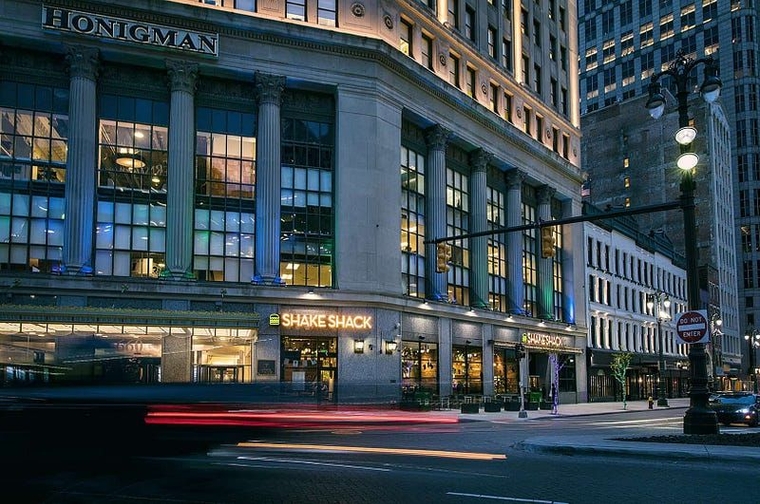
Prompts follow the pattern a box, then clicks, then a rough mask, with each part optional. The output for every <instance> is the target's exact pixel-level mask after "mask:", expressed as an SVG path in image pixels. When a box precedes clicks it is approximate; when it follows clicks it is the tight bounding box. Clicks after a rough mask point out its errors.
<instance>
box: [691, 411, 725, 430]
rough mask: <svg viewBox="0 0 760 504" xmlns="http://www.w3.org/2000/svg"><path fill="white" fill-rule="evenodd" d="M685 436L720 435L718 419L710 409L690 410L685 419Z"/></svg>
mask: <svg viewBox="0 0 760 504" xmlns="http://www.w3.org/2000/svg"><path fill="white" fill-rule="evenodd" d="M683 433H684V434H719V433H720V428H719V427H718V417H717V416H716V415H715V412H714V411H712V410H709V409H701V408H695V407H692V408H689V409H687V410H686V414H685V415H684V417H683Z"/></svg>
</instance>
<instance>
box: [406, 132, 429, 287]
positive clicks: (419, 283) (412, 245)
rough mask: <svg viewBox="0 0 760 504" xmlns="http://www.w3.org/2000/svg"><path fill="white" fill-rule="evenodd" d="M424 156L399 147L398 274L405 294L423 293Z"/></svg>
mask: <svg viewBox="0 0 760 504" xmlns="http://www.w3.org/2000/svg"><path fill="white" fill-rule="evenodd" d="M424 240H425V158H424V157H423V156H422V154H420V153H418V152H415V151H414V150H412V149H409V148H406V147H404V146H402V147H401V275H402V277H403V279H404V287H405V289H404V290H405V292H406V294H407V295H408V296H413V297H419V298H424V297H425V244H424Z"/></svg>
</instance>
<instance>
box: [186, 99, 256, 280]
mask: <svg viewBox="0 0 760 504" xmlns="http://www.w3.org/2000/svg"><path fill="white" fill-rule="evenodd" d="M196 119H197V133H196V147H195V149H196V160H195V170H196V176H195V226H194V231H193V272H194V274H195V276H196V278H197V279H198V280H207V281H225V282H250V281H251V278H252V277H253V255H254V241H255V240H254V214H255V202H254V192H255V183H256V159H255V158H256V139H255V137H254V127H255V118H254V116H253V114H244V113H241V112H233V111H227V110H217V109H210V108H199V109H198V111H197V113H196Z"/></svg>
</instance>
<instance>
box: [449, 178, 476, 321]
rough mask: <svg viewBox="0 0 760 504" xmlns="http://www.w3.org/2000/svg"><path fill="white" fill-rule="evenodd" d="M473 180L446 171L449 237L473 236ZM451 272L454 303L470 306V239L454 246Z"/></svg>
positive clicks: (456, 241) (453, 243) (450, 293)
mask: <svg viewBox="0 0 760 504" xmlns="http://www.w3.org/2000/svg"><path fill="white" fill-rule="evenodd" d="M468 182H469V179H468V178H467V176H466V175H464V174H462V173H459V172H457V171H455V170H453V169H451V168H447V169H446V236H458V235H464V234H467V233H469V228H470V212H469V208H470V194H469V189H468ZM451 266H452V267H451V269H449V271H448V296H449V301H450V302H451V303H455V304H459V305H462V306H469V305H470V245H469V240H468V239H467V238H460V239H458V240H455V241H454V242H452V243H451Z"/></svg>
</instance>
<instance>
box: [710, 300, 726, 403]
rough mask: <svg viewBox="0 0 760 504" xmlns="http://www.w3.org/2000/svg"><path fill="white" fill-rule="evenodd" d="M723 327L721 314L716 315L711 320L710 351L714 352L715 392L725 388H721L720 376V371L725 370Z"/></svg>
mask: <svg viewBox="0 0 760 504" xmlns="http://www.w3.org/2000/svg"><path fill="white" fill-rule="evenodd" d="M722 325H723V320H721V318H720V314H719V313H714V314H713V316H712V317H711V318H710V349H711V352H712V368H713V369H712V372H713V390H715V391H718V390H721V389H722V388H723V387H721V386H720V376H721V375H718V369H722V368H723V342H722V341H721V339H720V338H722V337H723V333H722V332H721V330H720V327H721V326H722Z"/></svg>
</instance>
